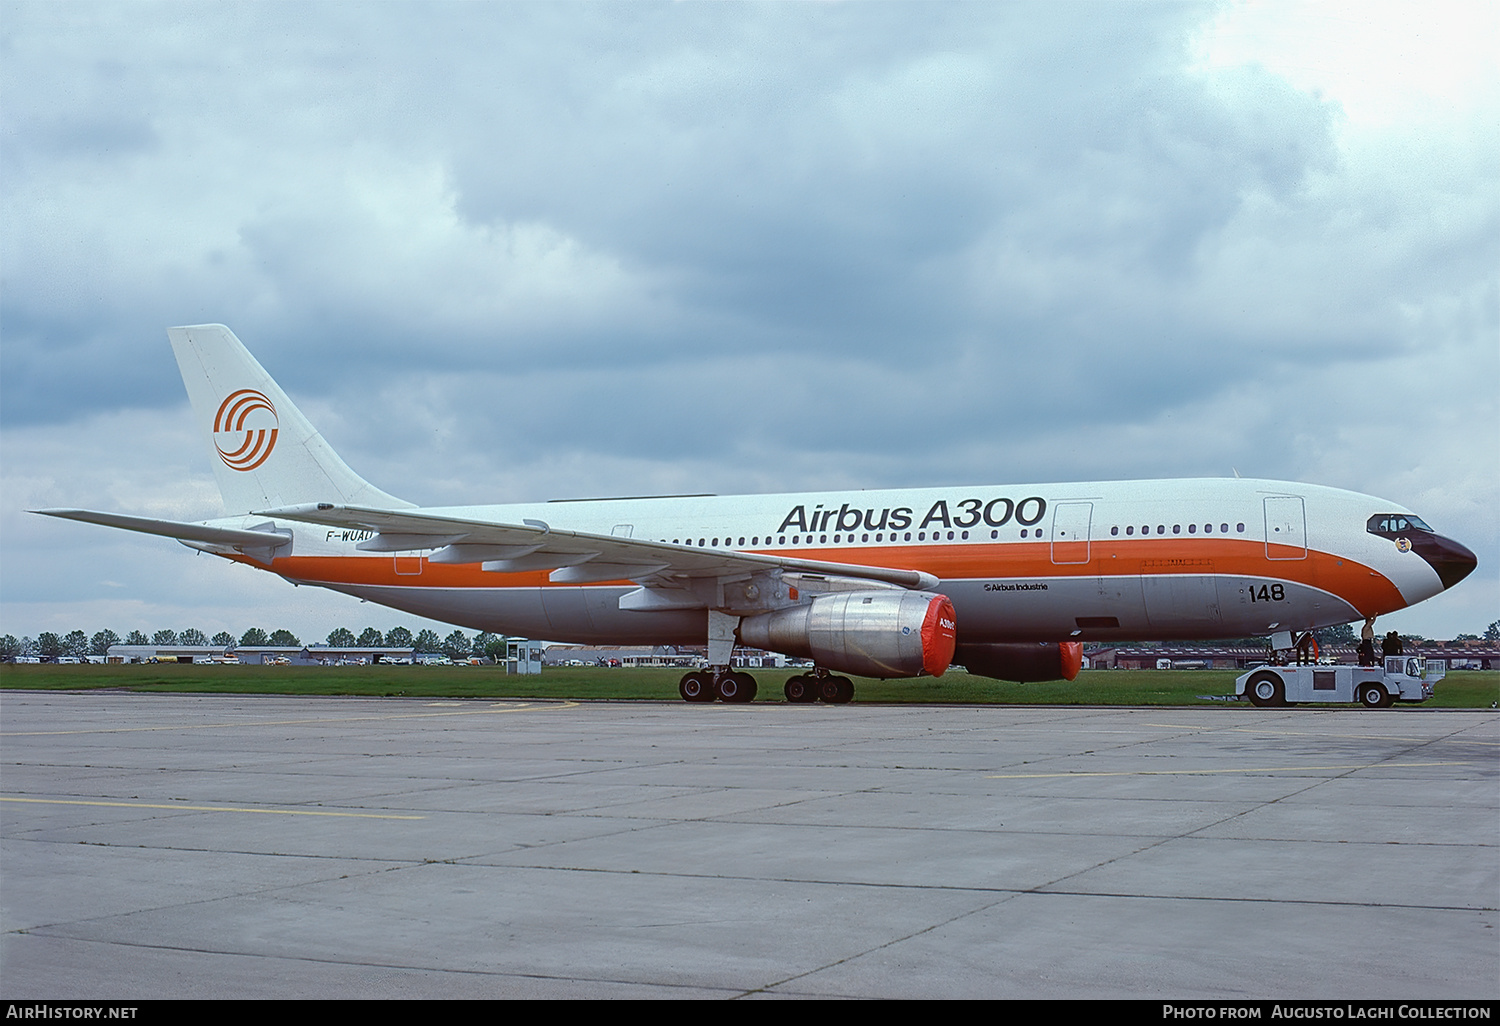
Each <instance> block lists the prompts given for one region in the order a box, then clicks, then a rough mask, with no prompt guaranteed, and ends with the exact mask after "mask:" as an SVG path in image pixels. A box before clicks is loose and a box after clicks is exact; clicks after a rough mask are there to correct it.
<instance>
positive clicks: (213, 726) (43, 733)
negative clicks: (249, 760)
mask: <svg viewBox="0 0 1500 1026" xmlns="http://www.w3.org/2000/svg"><path fill="white" fill-rule="evenodd" d="M581 704H582V703H580V702H547V703H536V704H530V705H512V704H509V703H497V704H496V705H493V706H489V707H487V708H484V709H465V710H463V711H461V712H420V713H389V714H387V715H383V716H320V717H314V718H311V719H303V720H242V721H240V722H238V723H189V724H183V725H180V726H162V727H96V728H91V729H88V730H7V731H0V737H51V736H54V735H62V734H134V733H140V732H142V731H152V730H220V729H223V728H226V727H292V726H298V725H301V724H309V723H366V722H370V721H380V720H421V719H430V718H432V717H435V716H485V715H489V714H492V713H516V712H534V711H538V710H541V711H547V710H554V709H577V708H578V707H579V706H580V705H581Z"/></svg>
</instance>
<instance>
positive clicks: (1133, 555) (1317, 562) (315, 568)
mask: <svg viewBox="0 0 1500 1026" xmlns="http://www.w3.org/2000/svg"><path fill="white" fill-rule="evenodd" d="M1078 544H1079V545H1080V547H1081V544H1082V543H1078ZM1266 548H1267V547H1266V546H1265V545H1264V544H1263V543H1261V542H1258V541H1239V540H1235V539H1222V540H1220V539H1217V538H1216V539H1212V540H1210V539H1206V538H1205V539H1201V540H1195V541H1193V542H1191V543H1186V544H1185V543H1183V542H1182V541H1181V540H1166V539H1163V540H1160V541H1156V540H1150V541H1147V540H1142V541H1135V542H1120V541H1118V540H1116V539H1110V540H1109V541H1095V542H1091V543H1090V550H1089V561H1088V562H1087V563H1054V562H1053V561H1052V552H1053V549H1052V545H1051V544H1050V543H1048V542H1046V541H1038V542H1009V543H1002V544H978V545H975V544H967V545H946V544H927V545H891V546H881V547H878V548H876V547H869V548H831V549H830V548H800V547H799V548H797V549H792V548H790V547H778V548H776V549H774V550H766V549H758V550H754V551H756V552H758V553H761V554H766V555H784V556H796V557H800V558H802V559H809V560H820V561H826V562H831V563H848V564H852V565H856V566H876V567H901V568H903V569H910V570H925V571H926V572H927V573H930V574H933V575H934V576H936V577H938V578H939V579H941V580H945V581H955V580H983V579H986V578H994V579H1000V580H1015V579H1018V578H1038V579H1040V578H1058V577H1075V578H1077V577H1098V578H1102V579H1105V580H1109V579H1114V578H1120V577H1142V576H1155V575H1167V574H1214V575H1219V576H1240V577H1254V578H1273V579H1277V580H1285V581H1296V582H1298V583H1300V584H1305V585H1308V586H1310V587H1314V588H1319V589H1321V590H1323V591H1327V592H1330V593H1331V594H1334V595H1337V596H1338V597H1339V598H1342V599H1344V600H1345V601H1346V602H1348V603H1349V604H1350V605H1352V606H1354V607H1355V608H1356V609H1361V610H1364V609H1398V608H1401V607H1402V606H1404V605H1405V601H1404V600H1403V599H1402V597H1401V593H1400V591H1399V590H1398V589H1397V588H1396V586H1395V585H1394V584H1393V583H1392V582H1391V581H1390V580H1389V579H1388V578H1387V577H1386V576H1385V575H1384V574H1381V573H1379V572H1377V571H1375V570H1373V569H1371V568H1370V567H1368V566H1366V565H1364V564H1363V563H1358V562H1356V561H1354V560H1351V559H1345V558H1342V557H1338V556H1334V555H1331V554H1329V553H1326V552H1318V551H1316V550H1314V549H1309V550H1307V556H1306V558H1302V559H1282V560H1274V559H1267V558H1266ZM1272 549H1273V551H1275V550H1277V549H1281V547H1280V546H1272ZM1282 551H1284V552H1286V553H1291V552H1292V551H1293V550H1290V549H1284V550H1282ZM1296 551H1297V552H1300V551H1301V550H1300V549H1299V550H1296ZM232 558H236V559H240V557H232ZM240 561H241V562H246V563H250V564H251V565H254V566H260V567H262V568H263V566H264V565H263V564H257V563H254V562H253V561H251V560H249V559H240ZM398 567H399V568H400V569H401V570H402V571H405V572H401V573H398V572H397V569H398ZM271 570H272V572H274V573H277V574H280V575H281V576H283V577H288V578H291V579H294V580H298V581H306V582H309V583H317V584H347V585H369V586H376V587H388V588H389V587H405V588H572V587H579V586H578V585H573V584H558V583H555V582H553V581H551V580H549V579H548V576H547V575H548V573H549V572H550V571H548V570H534V571H523V572H520V573H491V572H487V571H485V570H482V569H480V567H479V564H477V563H467V564H445V563H429V562H428V561H427V560H426V559H425V558H419V557H418V556H415V555H399V556H391V555H379V556H374V555H369V556H367V555H358V556H352V555H351V556H287V557H284V558H281V559H277V560H275V561H274V562H273V563H272V565H271ZM591 586H592V587H632V586H633V584H632V582H630V581H627V580H621V581H600V582H597V583H595V584H594V585H591Z"/></svg>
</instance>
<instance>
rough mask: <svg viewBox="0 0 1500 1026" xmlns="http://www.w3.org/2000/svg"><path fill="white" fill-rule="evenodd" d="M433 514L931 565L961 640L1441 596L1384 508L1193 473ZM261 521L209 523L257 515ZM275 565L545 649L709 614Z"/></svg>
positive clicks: (368, 570) (644, 631) (1219, 623)
mask: <svg viewBox="0 0 1500 1026" xmlns="http://www.w3.org/2000/svg"><path fill="white" fill-rule="evenodd" d="M414 512H421V513H429V514H433V515H438V516H447V517H456V518H462V519H466V520H475V521H479V520H482V521H488V522H494V523H500V524H519V523H523V522H526V521H542V522H544V523H546V524H548V525H549V526H550V527H552V528H553V529H563V530H569V531H580V532H587V533H591V534H599V535H613V536H615V537H629V538H632V539H637V540H645V541H652V542H661V543H666V544H669V545H673V546H682V547H684V548H688V547H690V548H693V549H699V550H701V549H716V550H725V551H740V552H758V553H771V554H776V555H784V556H795V557H799V558H803V559H810V560H820V561H827V562H831V563H840V564H853V565H864V566H883V567H899V568H904V569H911V570H919V571H923V572H926V573H930V574H932V575H933V576H934V577H936V578H938V580H939V581H940V582H941V585H940V588H939V589H938V590H940V591H941V592H942V593H944V594H946V595H947V596H948V597H949V598H950V599H951V600H952V602H953V605H954V608H955V610H956V612H957V614H958V634H959V640H960V643H972V642H1000V641H1053V640H1058V641H1061V640H1078V641H1109V640H1119V641H1128V640H1149V639H1171V638H1182V639H1188V638H1215V637H1235V636H1243V635H1251V634H1264V633H1267V632H1271V631H1276V630H1288V629H1304V628H1311V627H1319V626H1325V625H1330V624H1338V623H1347V622H1349V621H1351V620H1355V619H1360V618H1363V617H1366V616H1374V615H1378V614H1382V613H1387V612H1390V611H1392V610H1395V609H1400V608H1403V607H1405V606H1408V605H1411V604H1412V603H1415V602H1419V601H1421V600H1422V599H1425V598H1428V597H1430V596H1432V595H1434V594H1436V593H1438V592H1439V591H1441V590H1443V587H1444V585H1443V582H1442V581H1441V580H1440V579H1439V577H1438V574H1437V573H1436V572H1435V570H1434V568H1433V567H1432V566H1430V565H1429V564H1428V563H1427V562H1426V561H1424V559H1423V558H1422V557H1421V556H1419V555H1418V554H1417V553H1416V552H1414V551H1411V550H1410V549H1405V550H1403V549H1402V548H1401V547H1400V546H1399V545H1397V544H1396V543H1394V542H1393V541H1392V540H1390V539H1388V538H1385V537H1381V536H1378V535H1375V534H1371V533H1369V532H1367V530H1366V523H1367V521H1368V520H1369V518H1371V517H1372V516H1374V515H1376V514H1387V513H1408V512H1409V511H1407V510H1404V509H1403V508H1402V507H1400V506H1397V505H1395V504H1392V503H1389V502H1386V501H1384V500H1381V499H1377V498H1373V497H1370V496H1366V495H1360V494H1358V493H1354V492H1348V491H1343V490H1340V489H1335V488H1326V487H1320V486H1316V485H1303V484H1292V483H1287V482H1278V481H1261V480H1239V479H1227V480H1226V479H1206V480H1175V481H1124V482H1096V483H1082V484H1047V485H1020V486H980V487H953V488H924V489H901V490H879V491H856V492H812V493H806V494H791V495H744V496H723V497H720V496H691V497H664V498H647V499H601V500H583V501H563V502H548V503H536V504H525V505H507V506H464V507H443V508H429V509H424V510H420V511H414ZM264 522H265V518H264V517H259V518H256V517H239V518H231V519H226V520H224V521H218V522H216V523H220V524H222V525H224V526H232V527H249V526H252V525H254V524H264ZM277 527H278V528H281V529H284V530H289V531H291V532H292V534H293V539H294V540H293V544H292V545H291V546H290V551H289V552H288V551H286V550H282V553H281V554H279V555H278V556H277V558H276V559H275V560H274V562H273V563H272V565H271V566H270V569H271V570H272V571H273V572H275V573H278V574H280V575H281V576H283V577H285V578H287V579H288V580H292V581H295V582H297V583H303V584H317V585H321V586H324V587H329V588H333V589H336V590H339V591H343V592H347V593H349V594H352V595H357V596H359V597H361V598H364V599H368V600H370V601H372V602H378V603H381V604H383V605H387V606H392V607H395V608H398V609H403V610H406V611H409V612H412V613H415V614H418V615H421V616H426V617H431V618H433V619H438V620H443V621H447V622H451V623H458V624H463V625H465V626H468V627H471V628H476V629H482V630H489V631H493V632H497V633H508V634H519V635H525V636H530V637H538V638H549V639H552V640H557V641H575V642H618V643H661V644H692V643H701V642H702V640H703V637H704V623H705V612H704V611H703V610H681V609H678V610H668V611H642V610H631V609H622V608H620V603H619V599H620V597H621V596H622V595H623V594H625V593H627V592H629V591H631V590H633V589H634V588H635V585H634V584H632V583H630V582H629V581H618V582H603V583H594V584H588V585H573V584H560V583H556V582H554V581H552V580H551V579H550V578H549V575H548V573H547V572H545V571H534V572H514V573H496V572H491V571H486V570H483V569H482V568H481V567H480V566H479V565H475V564H469V565H444V564H439V563H433V562H430V561H429V560H428V558H427V555H428V554H427V553H426V552H424V551H422V550H417V549H414V550H411V551H406V552H397V553H394V554H393V553H388V552H386V553H370V552H364V551H361V550H359V549H358V548H356V546H357V545H358V544H359V543H360V542H361V541H366V540H368V539H369V537H370V532H366V531H350V530H344V529H340V528H328V527H319V526H314V525H309V524H306V523H296V522H278V523H277Z"/></svg>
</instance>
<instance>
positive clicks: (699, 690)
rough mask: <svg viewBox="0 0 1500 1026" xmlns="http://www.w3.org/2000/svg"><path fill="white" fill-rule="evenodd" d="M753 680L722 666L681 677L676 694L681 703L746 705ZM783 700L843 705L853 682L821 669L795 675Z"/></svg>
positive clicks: (753, 687) (753, 691)
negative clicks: (680, 698)
mask: <svg viewBox="0 0 1500 1026" xmlns="http://www.w3.org/2000/svg"><path fill="white" fill-rule="evenodd" d="M756 691H757V688H756V684H755V678H754V677H752V676H750V675H749V674H748V673H741V672H739V671H738V670H731V669H729V668H728V667H724V666H711V667H708V668H707V669H703V670H692V671H691V672H688V673H684V674H683V675H682V680H680V681H678V682H677V693H678V694H680V695H681V696H682V699H683V701H685V702H713V701H719V702H735V703H741V702H750V701H754V699H755V695H756ZM785 694H786V700H787V701H788V702H794V703H805V702H817V701H820V700H821V701H824V702H827V703H828V704H830V705H844V704H845V703H847V702H848V701H850V700H851V699H852V698H853V697H854V682H853V681H851V680H850V679H849V678H848V677H840V676H837V675H836V674H832V673H829V672H828V671H827V670H825V669H823V668H822V667H821V666H820V667H818V668H817V669H816V670H813V672H812V673H809V674H801V673H799V674H797V675H796V676H795V677H791V678H789V679H788V680H787V682H786V689H785Z"/></svg>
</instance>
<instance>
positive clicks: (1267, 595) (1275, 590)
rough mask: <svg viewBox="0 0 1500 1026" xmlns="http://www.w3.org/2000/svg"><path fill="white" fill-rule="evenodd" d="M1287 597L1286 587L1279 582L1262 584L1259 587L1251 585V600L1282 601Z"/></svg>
mask: <svg viewBox="0 0 1500 1026" xmlns="http://www.w3.org/2000/svg"><path fill="white" fill-rule="evenodd" d="M1284 598H1286V589H1285V588H1283V587H1282V586H1281V585H1279V584H1262V585H1261V586H1260V587H1259V588H1256V587H1255V586H1254V585H1251V587H1250V601H1251V602H1280V601H1281V600H1282V599H1284Z"/></svg>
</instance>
